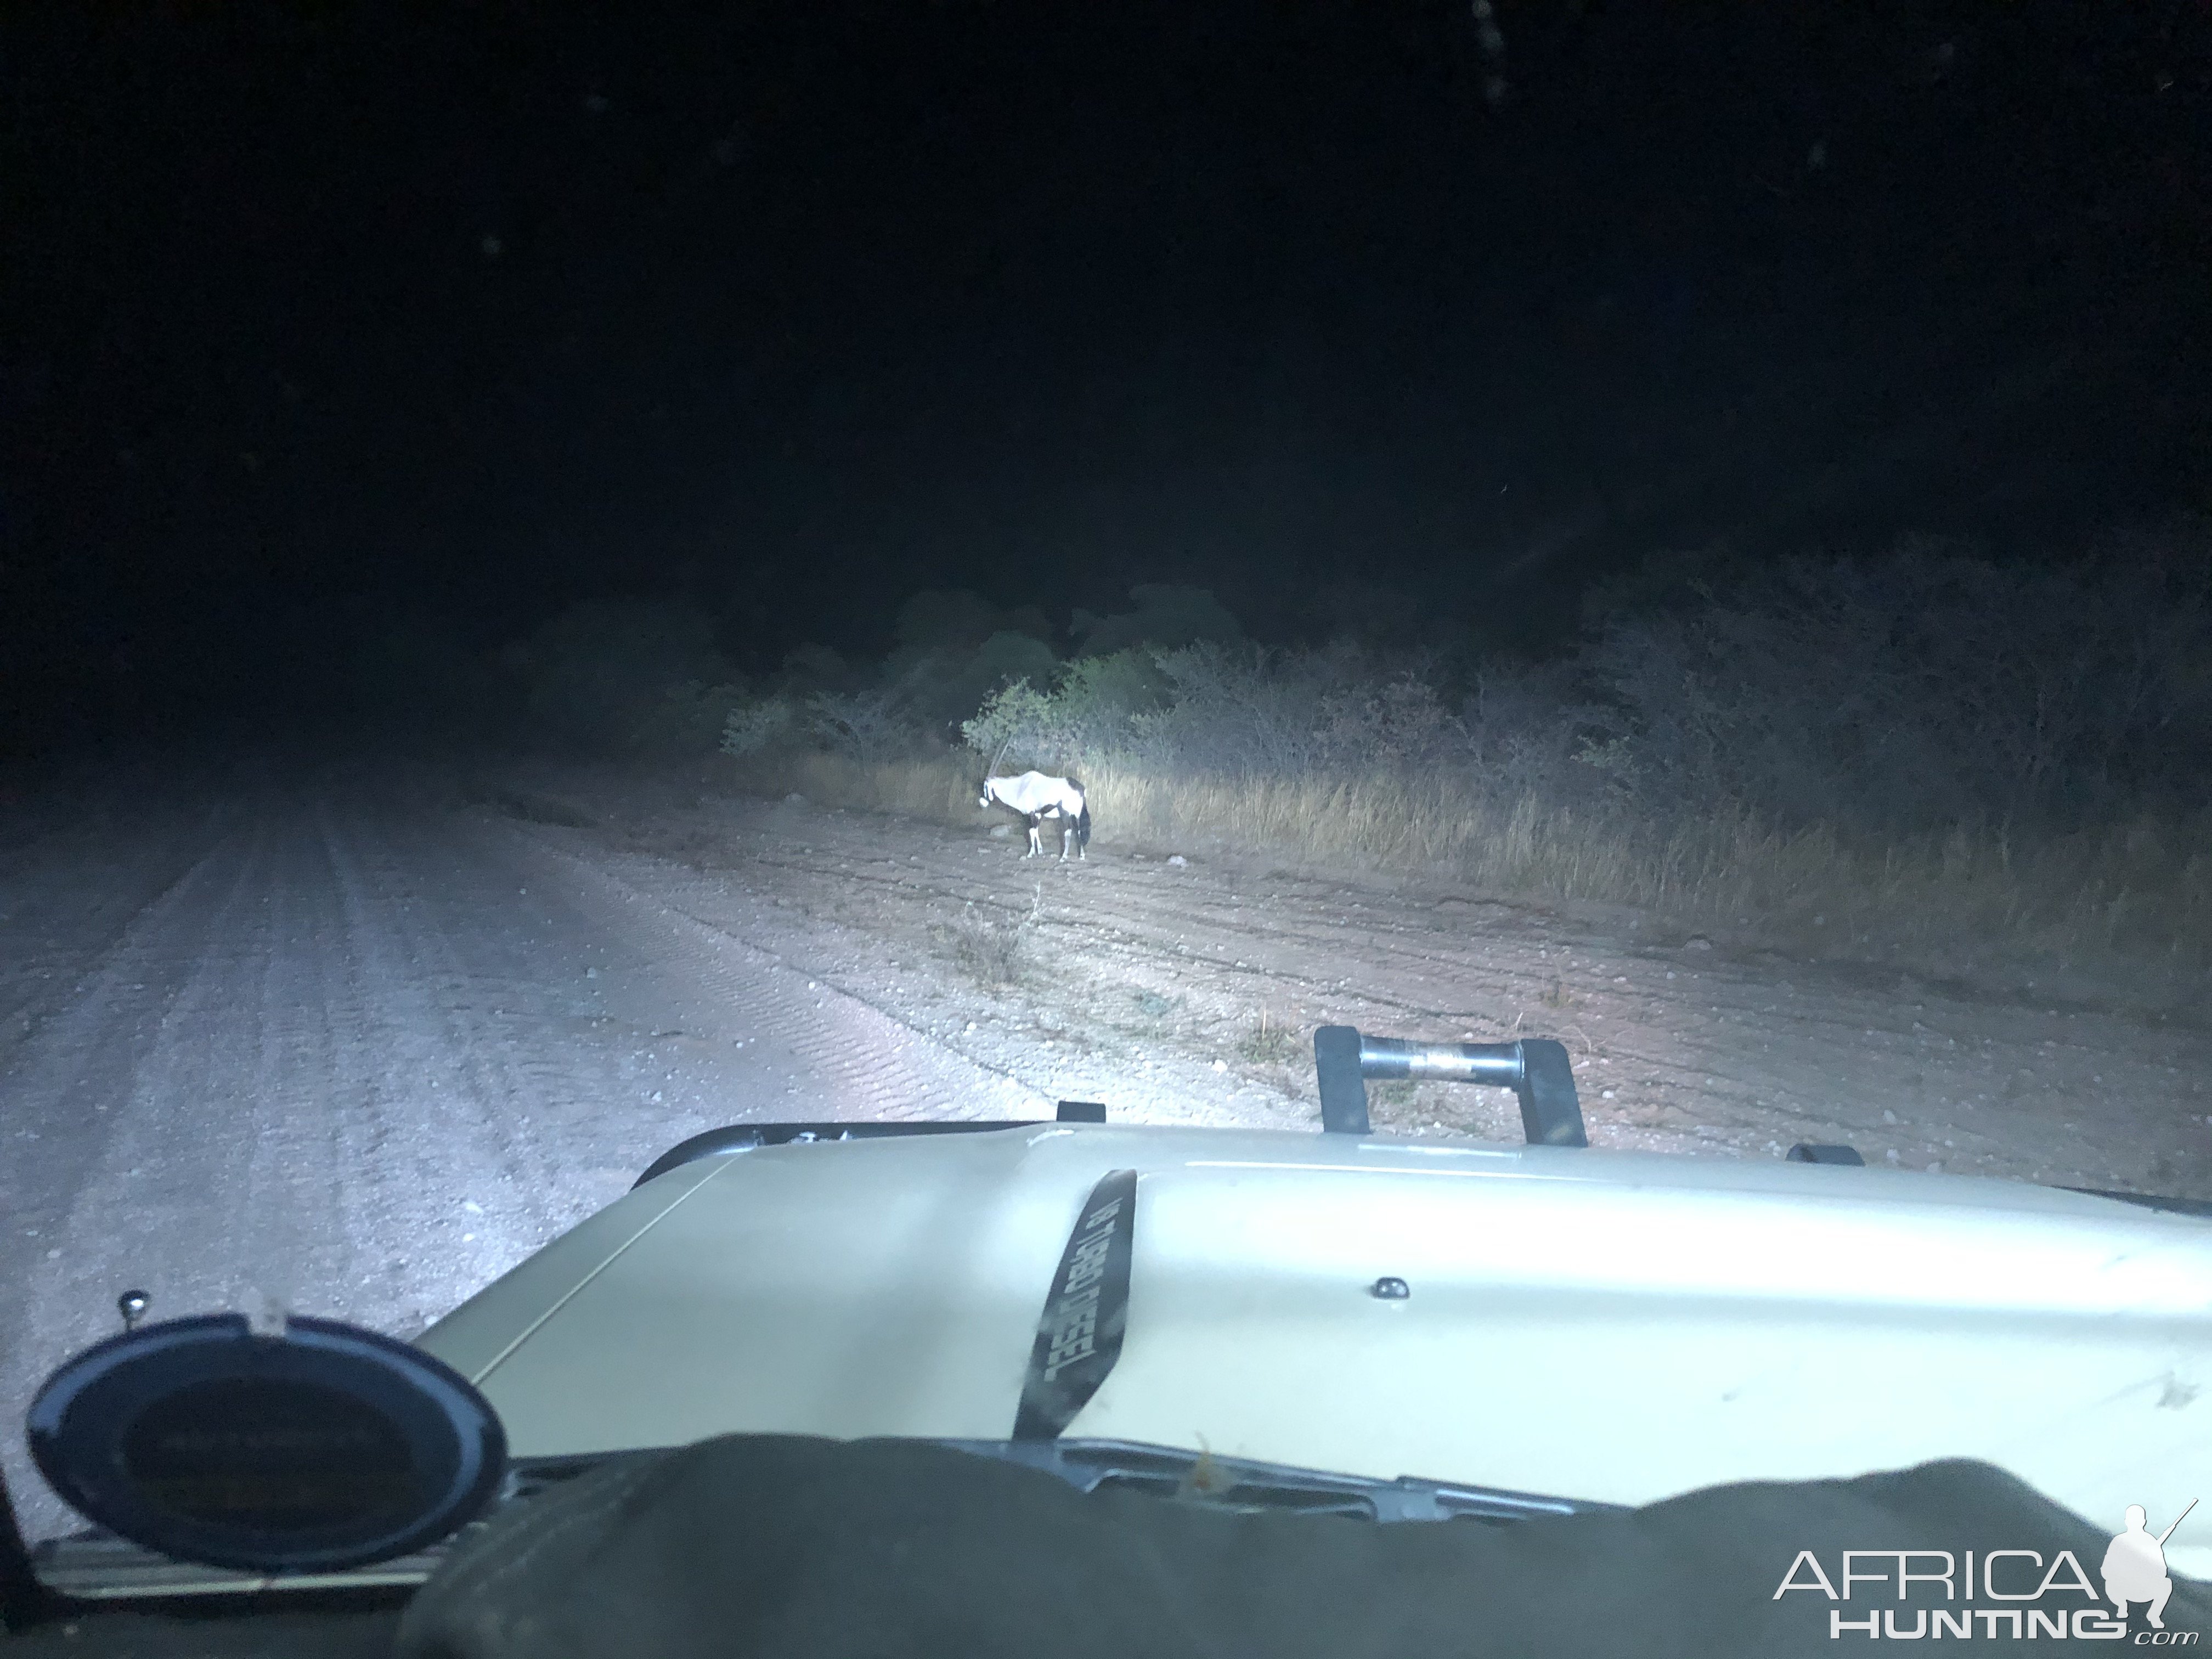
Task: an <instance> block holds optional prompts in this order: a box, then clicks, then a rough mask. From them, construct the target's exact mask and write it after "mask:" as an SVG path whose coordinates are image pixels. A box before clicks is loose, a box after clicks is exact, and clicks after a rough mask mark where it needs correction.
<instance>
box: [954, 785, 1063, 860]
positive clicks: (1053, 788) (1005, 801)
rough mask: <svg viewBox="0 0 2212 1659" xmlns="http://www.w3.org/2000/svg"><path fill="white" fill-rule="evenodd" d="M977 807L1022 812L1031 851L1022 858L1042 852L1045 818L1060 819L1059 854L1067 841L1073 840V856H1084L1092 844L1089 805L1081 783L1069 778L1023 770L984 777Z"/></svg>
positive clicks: (1061, 853) (1061, 856)
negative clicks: (1084, 796) (996, 806)
mask: <svg viewBox="0 0 2212 1659" xmlns="http://www.w3.org/2000/svg"><path fill="white" fill-rule="evenodd" d="M976 805H979V806H992V805H998V806H1005V807H1009V808H1011V809H1012V811H1017V812H1018V813H1020V814H1021V815H1022V817H1023V819H1024V822H1026V823H1028V825H1029V827H1030V850H1029V851H1028V852H1027V853H1025V854H1023V856H1024V858H1032V859H1033V858H1036V857H1038V856H1039V855H1041V854H1042V853H1043V851H1044V838H1043V836H1042V835H1041V834H1040V833H1039V831H1040V830H1041V829H1042V826H1043V823H1044V821H1045V820H1046V819H1047V818H1058V819H1059V820H1060V858H1061V859H1062V860H1066V857H1067V846H1068V842H1070V841H1071V840H1073V842H1074V843H1075V856H1076V857H1078V858H1085V857H1088V856H1089V854H1087V853H1086V852H1085V848H1088V847H1089V846H1090V845H1091V807H1090V805H1089V803H1087V802H1086V801H1085V799H1083V786H1082V785H1081V784H1079V783H1078V782H1076V781H1074V780H1073V779H1072V778H1050V777H1047V776H1046V775H1044V774H1043V773H1042V772H1024V773H1023V774H1022V775H1020V776H1018V777H1012V778H994V777H986V778H985V779H984V780H983V787H982V790H981V799H980V800H978V801H977V802H976Z"/></svg>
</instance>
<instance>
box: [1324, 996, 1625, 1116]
mask: <svg viewBox="0 0 2212 1659" xmlns="http://www.w3.org/2000/svg"><path fill="white" fill-rule="evenodd" d="M1314 1069H1315V1072H1316V1077H1317V1079H1318V1080H1319V1082H1320V1085H1321V1116H1322V1130H1323V1132H1324V1133H1330V1134H1358V1135H1364V1134H1367V1133H1371V1128H1372V1126H1371V1124H1370V1120H1369V1116H1368V1110H1367V1082H1366V1079H1369V1078H1370V1077H1372V1078H1408V1079H1443V1080H1445V1081H1449V1082H1454V1083H1484V1084H1489V1085H1492V1086H1493V1087H1497V1088H1501V1089H1510V1090H1512V1091H1513V1092H1514V1094H1515V1096H1516V1097H1517V1098H1518V1099H1519V1101H1520V1103H1521V1131H1522V1134H1523V1135H1524V1136H1526V1137H1527V1139H1528V1144H1529V1145H1530V1146H1589V1134H1588V1133H1586V1132H1585V1131H1584V1129H1583V1109H1582V1101H1581V1099H1580V1097H1577V1094H1576V1093H1575V1076H1574V1068H1573V1066H1571V1064H1570V1063H1569V1062H1568V1060H1567V1051H1566V1048H1565V1047H1564V1046H1563V1045H1562V1044H1560V1043H1558V1042H1553V1040H1552V1039H1551V1038H1549V1037H1522V1038H1521V1039H1519V1040H1518V1041H1516V1042H1409V1041H1407V1040H1406V1039H1404V1038H1402V1037H1378V1036H1367V1035H1365V1034H1364V1033H1363V1032H1361V1031H1359V1030H1357V1029H1355V1028H1354V1027H1352V1026H1350V1025H1324V1026H1322V1027H1321V1028H1320V1029H1319V1030H1316V1032H1315V1033H1314Z"/></svg>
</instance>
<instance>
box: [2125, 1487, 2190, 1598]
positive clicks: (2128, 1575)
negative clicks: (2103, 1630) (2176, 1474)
mask: <svg viewBox="0 0 2212 1659" xmlns="http://www.w3.org/2000/svg"><path fill="white" fill-rule="evenodd" d="M2196 1507H2197V1500H2196V1499H2195V1498H2191V1499H2190V1500H2189V1509H2187V1510H2182V1512H2181V1513H2180V1514H2179V1515H2177V1516H2174V1517H2173V1526H2172V1527H2168V1528H2166V1530H2165V1531H2164V1532H2162V1533H2160V1534H2158V1535H2157V1536H2156V1537H2153V1536H2152V1535H2151V1532H2150V1516H2148V1513H2147V1512H2146V1511H2145V1510H2144V1509H2143V1506H2142V1504H2129V1505H2128V1513H2127V1522H2128V1529H2127V1530H2126V1531H2125V1532H2124V1533H2122V1534H2119V1536H2118V1537H2117V1538H2115V1539H2113V1540H2112V1547H2110V1548H2108V1549H2107V1550H2106V1552H2105V1599H2106V1601H2110V1602H2111V1603H2112V1605H2113V1606H2114V1607H2117V1608H2118V1609H2119V1613H2120V1617H2121V1618H2123V1619H2124V1618H2126V1617H2127V1616H2128V1603H2129V1602H2130V1601H2148V1602H2149V1603H2150V1627H2151V1628H2152V1629H2153V1630H2164V1629H2165V1628H2166V1618H2165V1614H2166V1598H2167V1597H2169V1596H2171V1595H2172V1594H2173V1580H2172V1579H2171V1578H2169V1577H2166V1540H2167V1539H2169V1538H2171V1537H2172V1536H2173V1528H2174V1527H2178V1526H2179V1525H2180V1524H2181V1523H2182V1522H2184V1521H2185V1520H2186V1519H2188V1517H2189V1510H2193V1509H2195V1508H2196Z"/></svg>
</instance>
